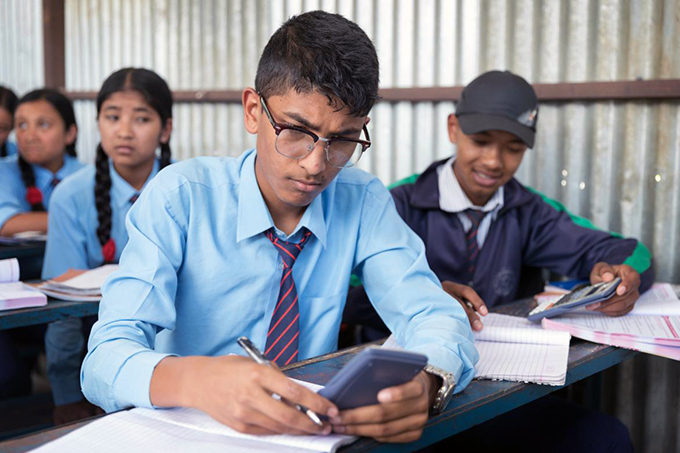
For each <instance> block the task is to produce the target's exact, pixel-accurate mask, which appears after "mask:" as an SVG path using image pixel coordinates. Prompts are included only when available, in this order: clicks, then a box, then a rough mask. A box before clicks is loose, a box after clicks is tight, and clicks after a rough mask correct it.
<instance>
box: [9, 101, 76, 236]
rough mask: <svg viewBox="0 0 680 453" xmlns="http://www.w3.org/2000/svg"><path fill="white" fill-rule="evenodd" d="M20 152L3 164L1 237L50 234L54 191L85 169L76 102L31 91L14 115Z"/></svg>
mask: <svg viewBox="0 0 680 453" xmlns="http://www.w3.org/2000/svg"><path fill="white" fill-rule="evenodd" d="M14 125H15V134H16V137H17V144H18V146H19V152H18V153H17V154H15V155H13V156H10V157H7V158H5V159H4V160H2V161H0V181H2V190H0V235H2V236H12V235H14V234H16V233H20V232H22V231H39V232H43V233H44V232H46V231H47V212H46V211H47V210H48V208H49V201H50V195H52V190H53V189H54V187H55V186H56V185H57V184H58V183H59V182H60V181H62V180H63V179H64V178H66V177H67V176H69V175H71V174H72V173H75V172H76V171H77V170H79V169H80V168H82V167H83V164H82V163H80V162H78V160H77V159H76V147H75V144H76V137H77V135H78V126H77V124H76V117H75V113H74V112H73V105H72V104H71V101H70V100H69V99H68V98H67V97H66V96H64V95H63V94H61V93H59V92H58V91H56V90H51V89H42V90H35V91H31V92H30V93H28V94H26V95H25V96H24V97H22V98H21V99H20V100H19V103H18V104H17V109H16V112H15V115H14Z"/></svg>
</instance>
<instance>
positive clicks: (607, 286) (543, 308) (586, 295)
mask: <svg viewBox="0 0 680 453" xmlns="http://www.w3.org/2000/svg"><path fill="white" fill-rule="evenodd" d="M619 283H621V279H620V278H615V279H614V280H612V281H610V282H600V283H596V284H594V285H590V286H586V287H585V288H581V289H577V290H576V291H572V292H570V293H567V294H565V295H564V296H562V297H560V298H559V299H557V300H556V301H555V302H551V303H547V304H542V305H539V306H538V307H536V308H534V309H533V310H531V312H530V313H529V316H527V319H529V321H532V322H539V321H540V320H541V319H543V318H552V317H553V316H557V315H561V314H564V313H567V312H569V311H571V310H573V309H574V308H576V307H581V306H583V305H590V304H594V303H596V302H602V301H603V300H607V299H609V298H610V297H612V296H613V295H614V292H616V288H617V287H618V286H619Z"/></svg>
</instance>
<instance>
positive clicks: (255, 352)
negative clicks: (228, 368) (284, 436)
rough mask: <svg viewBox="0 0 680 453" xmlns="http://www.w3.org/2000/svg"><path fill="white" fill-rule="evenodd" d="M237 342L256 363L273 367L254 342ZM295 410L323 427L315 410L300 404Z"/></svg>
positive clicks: (240, 340) (246, 340)
mask: <svg viewBox="0 0 680 453" xmlns="http://www.w3.org/2000/svg"><path fill="white" fill-rule="evenodd" d="M236 342H237V343H238V345H239V346H241V347H242V348H243V349H244V350H245V351H246V353H248V355H249V356H250V358H251V359H253V360H254V361H255V362H256V363H259V364H261V365H267V366H272V363H271V362H270V361H269V360H267V359H266V358H265V357H264V355H262V353H261V352H260V350H259V349H257V347H255V345H254V344H253V342H252V341H250V339H249V338H248V337H239V338H238V340H236ZM275 395H276V394H275ZM277 396H278V395H277ZM295 408H296V409H297V410H299V411H301V412H304V413H305V414H306V415H307V417H309V419H310V420H311V421H313V422H314V423H315V424H316V425H318V426H323V423H321V419H320V418H319V416H318V415H316V412H314V411H313V410H311V409H307V408H306V407H304V406H301V405H299V404H296V405H295Z"/></svg>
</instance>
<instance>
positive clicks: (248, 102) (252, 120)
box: [241, 87, 262, 134]
mask: <svg viewBox="0 0 680 453" xmlns="http://www.w3.org/2000/svg"><path fill="white" fill-rule="evenodd" d="M241 102H242V103H243V124H244V125H245V128H246V130H247V131H248V133H250V134H257V129H258V127H257V126H258V123H259V120H260V115H261V114H262V108H261V107H260V95H258V94H257V92H256V91H255V90H254V89H253V88H250V87H248V88H246V89H245V90H243V94H241Z"/></svg>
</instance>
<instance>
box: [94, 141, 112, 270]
mask: <svg viewBox="0 0 680 453" xmlns="http://www.w3.org/2000/svg"><path fill="white" fill-rule="evenodd" d="M95 167H96V173H95V185H94V203H95V206H96V208H97V220H98V221H99V225H98V226H97V238H98V239H99V243H100V244H101V246H102V253H103V255H104V263H111V262H113V260H114V259H115V256H116V243H115V242H114V240H113V238H112V237H111V222H112V219H111V216H112V212H111V193H110V191H111V174H110V173H109V158H108V156H107V155H106V153H105V152H104V148H102V145H101V143H100V144H99V146H97V157H96V161H95Z"/></svg>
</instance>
